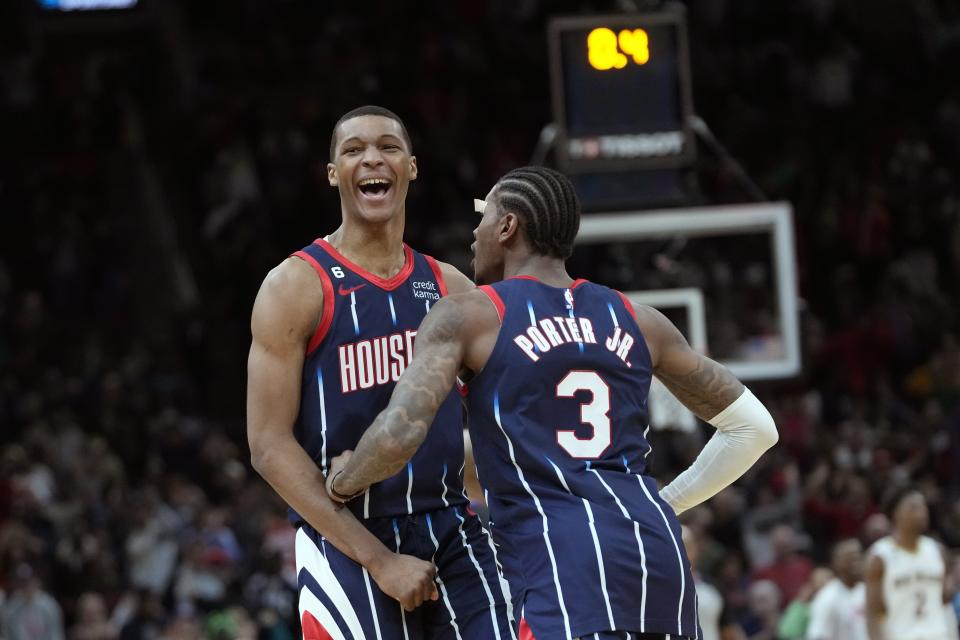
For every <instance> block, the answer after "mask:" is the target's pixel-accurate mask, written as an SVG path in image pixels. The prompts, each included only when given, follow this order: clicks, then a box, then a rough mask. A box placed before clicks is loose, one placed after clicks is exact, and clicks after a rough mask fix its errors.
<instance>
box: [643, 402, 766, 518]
mask: <svg viewBox="0 0 960 640" xmlns="http://www.w3.org/2000/svg"><path fill="white" fill-rule="evenodd" d="M710 424H712V425H713V426H714V427H716V428H717V431H716V433H714V434H713V437H712V438H710V440H708V441H707V444H706V445H705V446H704V447H703V451H701V452H700V455H699V456H697V459H696V460H694V461H693V464H692V465H690V468H689V469H687V470H686V471H684V472H683V473H681V474H680V475H678V476H677V477H676V478H674V480H673V482H671V483H670V484H668V485H667V486H665V487H664V488H663V489H662V490H661V491H660V497H661V498H663V499H664V500H665V501H667V503H669V504H670V506H671V507H673V510H674V512H676V513H677V515H679V514H681V513H683V512H684V511H686V510H687V509H690V508H692V507H695V506H697V505H698V504H700V503H701V502H703V501H705V500H707V499H709V498H711V497H713V496H714V495H716V494H717V493H719V492H720V490H721V489H723V488H724V487H726V486H727V485H729V484H730V483H731V482H733V481H734V480H736V479H737V478H739V477H740V476H742V475H743V473H744V472H745V471H746V470H747V469H749V468H750V467H751V466H752V465H753V463H754V462H756V461H757V459H759V458H760V456H761V455H762V454H763V452H764V451H766V450H767V449H769V448H770V447H772V446H773V445H774V444H776V442H777V439H778V437H779V436H778V435H777V427H776V425H775V424H774V423H773V417H772V416H771V415H770V412H769V411H767V408H766V407H764V406H763V404H762V403H761V402H760V401H759V400H757V398H756V396H754V395H753V393H751V392H750V389H747V388H744V390H743V394H742V395H741V396H740V397H739V398H737V399H736V400H734V401H733V402H732V403H731V404H730V406H728V407H727V408H726V409H724V410H723V411H721V412H720V413H718V414H717V415H715V416H714V417H713V419H712V420H710Z"/></svg>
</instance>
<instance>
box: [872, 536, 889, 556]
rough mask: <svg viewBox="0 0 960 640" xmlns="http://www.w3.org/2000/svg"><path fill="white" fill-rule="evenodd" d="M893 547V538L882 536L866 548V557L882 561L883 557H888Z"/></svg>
mask: <svg viewBox="0 0 960 640" xmlns="http://www.w3.org/2000/svg"><path fill="white" fill-rule="evenodd" d="M893 547H894V543H893V538H892V537H890V536H884V537H882V538H880V539H879V540H877V541H876V542H874V543H873V544H872V545H870V546H869V547H868V548H867V556H868V557H877V558H880V559H881V560H882V559H883V558H884V557H886V556H887V555H889V554H890V552H891V551H893Z"/></svg>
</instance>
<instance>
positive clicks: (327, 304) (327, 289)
mask: <svg viewBox="0 0 960 640" xmlns="http://www.w3.org/2000/svg"><path fill="white" fill-rule="evenodd" d="M291 255H294V256H296V257H298V258H300V259H301V260H303V261H305V262H306V263H307V264H309V265H310V266H311V267H313V270H314V271H316V272H317V276H318V277H319V278H320V286H321V287H323V312H322V313H321V314H320V322H318V323H317V328H316V330H315V331H314V332H313V336H312V337H311V338H310V342H308V343H307V355H308V356H309V355H310V354H311V353H313V352H314V351H315V350H316V348H317V347H319V346H320V343H321V342H322V341H323V339H324V338H325V337H326V336H327V332H328V331H329V330H330V325H331V324H332V323H333V305H334V298H333V283H332V282H331V281H330V276H328V275H327V272H326V271H324V269H323V267H321V266H320V263H319V262H317V259H316V258H314V257H313V256H312V255H310V254H309V253H307V252H306V251H296V252H294V253H293V254H291Z"/></svg>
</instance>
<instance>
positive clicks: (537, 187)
mask: <svg viewBox="0 0 960 640" xmlns="http://www.w3.org/2000/svg"><path fill="white" fill-rule="evenodd" d="M496 199H497V209H498V210H499V211H500V213H501V215H502V214H504V213H507V212H512V213H515V214H517V216H518V217H519V218H520V226H521V228H522V229H523V232H524V234H525V235H526V237H527V241H528V242H529V243H530V248H531V249H533V250H534V251H535V252H536V253H539V254H541V255H547V256H552V257H554V258H560V259H563V260H565V259H567V258H569V257H570V255H571V254H572V253H573V241H574V239H576V237H577V231H579V230H580V201H579V199H578V198H577V193H576V191H574V189H573V183H571V182H570V179H569V178H567V177H566V176H565V175H563V174H562V173H560V172H559V171H555V170H553V169H548V168H547V167H520V168H519V169H514V170H513V171H511V172H509V173H507V174H506V175H505V176H503V177H502V178H500V181H499V182H498V183H497V191H496Z"/></svg>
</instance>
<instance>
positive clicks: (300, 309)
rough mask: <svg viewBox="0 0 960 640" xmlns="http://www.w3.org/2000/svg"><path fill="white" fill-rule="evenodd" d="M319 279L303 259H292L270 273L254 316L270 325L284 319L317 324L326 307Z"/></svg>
mask: <svg viewBox="0 0 960 640" xmlns="http://www.w3.org/2000/svg"><path fill="white" fill-rule="evenodd" d="M323 302H324V296H323V287H322V285H321V282H320V278H319V277H318V275H317V272H316V271H315V270H314V269H313V267H312V266H311V265H309V264H307V262H306V261H304V260H301V259H300V258H297V257H294V256H290V257H288V258H287V259H285V260H284V261H283V262H281V263H280V264H278V265H277V266H275V267H274V268H273V269H271V270H270V271H269V272H268V273H267V275H266V277H265V278H264V279H263V283H262V284H261V285H260V291H259V292H258V293H257V299H256V301H255V302H254V306H253V316H254V319H255V320H256V318H257V317H263V318H265V319H267V320H268V321H271V322H273V321H276V320H277V319H281V318H285V319H288V320H289V321H292V322H295V323H297V324H299V322H298V319H302V321H303V322H304V323H308V324H309V323H310V322H314V320H315V317H316V316H317V314H318V313H319V311H320V310H321V309H322V307H323Z"/></svg>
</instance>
